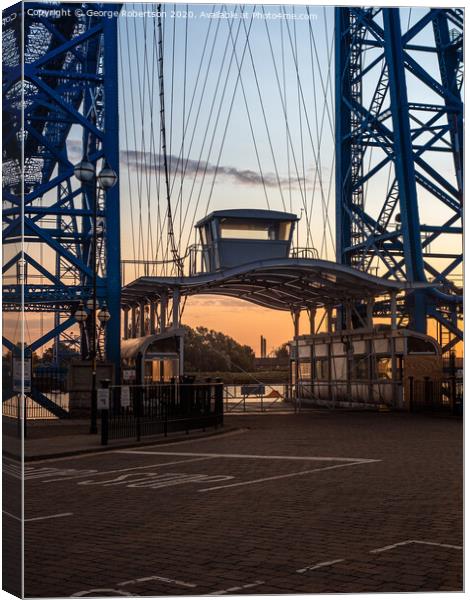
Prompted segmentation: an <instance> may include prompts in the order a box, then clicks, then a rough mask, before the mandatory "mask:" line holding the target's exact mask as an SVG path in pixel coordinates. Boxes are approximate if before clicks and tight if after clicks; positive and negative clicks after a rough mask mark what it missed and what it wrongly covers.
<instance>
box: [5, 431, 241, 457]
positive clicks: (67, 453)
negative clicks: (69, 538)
mask: <svg viewBox="0 0 470 600" xmlns="http://www.w3.org/2000/svg"><path fill="white" fill-rule="evenodd" d="M244 431H248V429H247V428H241V427H223V428H220V429H218V430H217V431H210V432H207V431H206V432H201V433H195V434H187V435H186V434H184V435H178V436H175V437H172V438H169V437H166V438H162V437H160V436H158V437H150V436H149V437H148V438H146V439H145V440H142V441H140V442H137V441H135V440H133V441H124V442H123V441H114V442H110V443H109V444H108V445H107V446H101V445H100V444H95V445H88V446H87V447H84V448H77V449H74V450H59V451H56V452H41V451H38V453H36V454H29V455H28V451H27V449H26V452H25V456H24V461H25V462H34V461H40V460H48V459H56V458H67V457H72V456H80V455H85V454H92V453H93V454H96V453H100V452H109V451H114V450H121V449H123V450H124V449H127V448H141V447H145V446H159V445H164V444H176V443H181V442H186V441H193V440H198V439H205V438H210V437H214V436H221V435H227V434H229V433H230V434H231V433H243V432H244ZM56 439H57V438H56ZM32 441H35V442H36V441H39V440H32ZM41 441H44V442H47V441H48V438H42V439H41ZM27 444H28V440H26V444H25V445H27ZM3 456H5V457H8V458H12V459H15V460H18V456H17V455H15V454H13V453H11V452H8V451H7V450H6V449H5V448H4V449H3Z"/></svg>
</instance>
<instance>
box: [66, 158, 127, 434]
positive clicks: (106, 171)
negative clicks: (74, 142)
mask: <svg viewBox="0 0 470 600" xmlns="http://www.w3.org/2000/svg"><path fill="white" fill-rule="evenodd" d="M74 174H75V177H76V178H77V179H78V180H79V181H80V182H82V183H84V184H86V185H90V186H91V189H92V198H93V238H92V242H93V244H92V253H91V258H92V303H91V307H89V308H91V315H90V316H91V352H90V354H91V418H90V433H92V434H93V433H98V426H97V416H98V415H97V412H98V410H97V385H96V384H97V381H96V358H97V351H96V318H97V316H98V318H99V319H100V322H101V323H102V324H104V323H106V322H107V321H108V320H109V318H110V316H111V315H110V314H109V311H108V309H107V308H104V309H103V310H101V311H100V313H99V314H98V315H97V293H96V287H97V286H96V283H97V272H98V265H97V264H96V263H97V221H98V218H97V217H98V203H97V189H96V186H97V185H98V186H99V187H100V188H101V189H102V190H103V191H104V192H106V190H109V189H110V188H112V187H113V186H114V185H115V184H116V182H117V175H116V173H115V172H114V171H113V169H111V168H110V167H109V166H108V165H107V164H106V163H105V164H104V166H103V168H102V169H101V171H100V172H99V173H98V176H96V172H95V165H94V164H93V163H91V162H90V161H89V160H88V157H86V156H85V157H84V158H83V160H82V161H81V162H80V163H78V164H77V165H76V166H75V168H74Z"/></svg>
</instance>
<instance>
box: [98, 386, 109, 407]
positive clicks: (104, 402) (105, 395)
mask: <svg viewBox="0 0 470 600" xmlns="http://www.w3.org/2000/svg"><path fill="white" fill-rule="evenodd" d="M96 406H97V408H98V410H109V389H107V388H101V389H99V390H98V391H97V396H96Z"/></svg>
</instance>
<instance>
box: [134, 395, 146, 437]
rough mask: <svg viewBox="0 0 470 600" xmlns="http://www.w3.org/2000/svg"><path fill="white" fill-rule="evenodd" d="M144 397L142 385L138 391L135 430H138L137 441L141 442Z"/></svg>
mask: <svg viewBox="0 0 470 600" xmlns="http://www.w3.org/2000/svg"><path fill="white" fill-rule="evenodd" d="M143 395H144V386H143V385H142V384H141V385H139V387H138V390H137V402H136V407H135V408H136V415H135V417H136V423H135V428H136V435H137V441H138V442H140V435H141V421H140V417H141V415H142V404H143Z"/></svg>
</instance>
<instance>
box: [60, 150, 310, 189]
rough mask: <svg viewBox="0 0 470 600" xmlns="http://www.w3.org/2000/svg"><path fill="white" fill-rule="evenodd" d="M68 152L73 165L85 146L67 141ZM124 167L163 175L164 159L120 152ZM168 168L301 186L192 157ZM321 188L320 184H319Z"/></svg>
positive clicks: (291, 180) (257, 183)
mask: <svg viewBox="0 0 470 600" xmlns="http://www.w3.org/2000/svg"><path fill="white" fill-rule="evenodd" d="M67 149H68V152H69V160H70V161H71V162H77V161H79V160H80V158H81V156H82V144H81V142H79V141H77V140H68V141H67ZM120 161H121V166H126V167H127V168H128V169H129V170H130V171H133V172H140V171H141V170H142V169H146V170H150V171H154V172H155V171H156V172H158V171H159V172H160V173H163V156H162V155H161V154H158V153H153V152H141V151H139V150H121V152H120ZM168 166H169V170H170V173H172V174H174V173H175V172H176V171H178V173H180V172H181V171H183V172H184V173H185V177H188V178H190V177H194V176H196V175H198V176H202V175H203V174H204V173H205V176H206V177H211V176H212V177H213V176H214V174H215V173H217V177H225V178H227V179H230V180H231V181H235V182H236V183H238V184H240V185H246V186H262V185H263V182H264V185H265V186H266V187H268V188H277V187H278V186H279V185H280V186H281V187H282V188H288V187H289V186H293V187H295V186H298V185H299V181H298V179H297V177H290V178H289V177H281V176H279V179H278V177H277V176H276V174H275V173H263V177H262V176H261V174H260V173H258V172H257V171H253V170H251V169H238V168H237V167H231V166H226V165H219V166H218V167H217V165H215V164H213V163H210V162H206V161H202V160H201V161H198V160H195V159H192V158H184V159H183V160H181V159H179V158H178V157H177V156H174V155H170V156H169V157H168ZM308 172H309V174H308V175H307V177H306V185H307V188H310V189H311V187H312V185H313V173H312V169H311V168H309V169H308ZM317 185H318V183H317Z"/></svg>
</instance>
